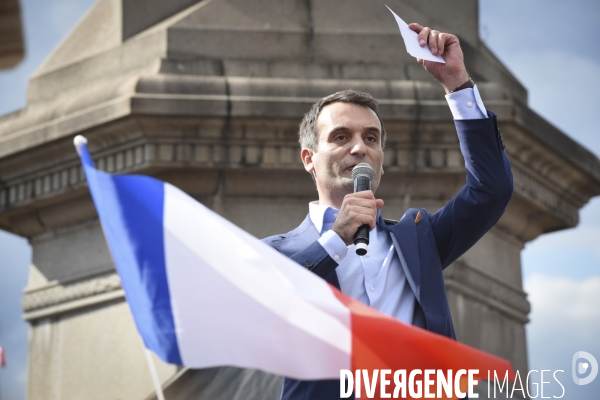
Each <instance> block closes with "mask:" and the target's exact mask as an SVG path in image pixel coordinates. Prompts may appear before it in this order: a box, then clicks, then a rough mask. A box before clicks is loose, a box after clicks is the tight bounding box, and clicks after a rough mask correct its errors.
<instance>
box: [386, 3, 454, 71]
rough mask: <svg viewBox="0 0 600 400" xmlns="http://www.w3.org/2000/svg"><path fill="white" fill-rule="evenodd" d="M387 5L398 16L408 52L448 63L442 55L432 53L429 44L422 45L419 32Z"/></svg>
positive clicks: (422, 57) (415, 55)
mask: <svg viewBox="0 0 600 400" xmlns="http://www.w3.org/2000/svg"><path fill="white" fill-rule="evenodd" d="M386 7H387V9H388V10H390V12H391V13H392V15H393V16H394V18H396V23H397V24H398V28H400V33H401V34H402V39H404V45H405V46H406V51H407V52H408V54H410V55H411V56H413V57H415V58H420V59H421V60H428V61H435V62H439V63H442V64H445V63H446V61H444V59H443V58H442V57H440V56H438V55H434V54H431V50H430V49H429V46H428V45H427V44H425V46H424V47H421V45H419V35H418V34H417V32H415V31H413V30H412V29H410V28H409V27H408V24H407V23H406V22H404V21H403V20H402V18H400V17H399V16H398V15H397V14H396V13H395V12H393V11H392V9H391V8H389V7H388V6H386Z"/></svg>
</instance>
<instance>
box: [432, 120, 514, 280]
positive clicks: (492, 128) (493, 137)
mask: <svg viewBox="0 0 600 400" xmlns="http://www.w3.org/2000/svg"><path fill="white" fill-rule="evenodd" d="M488 115H489V117H490V118H485V119H477V120H455V124H456V129H457V132H458V137H459V140H460V149H461V152H462V154H463V156H464V158H465V169H466V172H467V176H466V184H465V185H464V186H463V187H462V189H461V190H460V191H459V192H458V194H457V195H456V196H455V197H454V198H453V199H452V200H450V201H449V202H448V203H447V204H446V205H445V206H444V207H442V208H441V209H439V210H438V211H437V212H436V213H434V214H430V215H429V216H430V221H431V226H432V231H433V234H434V237H435V241H436V244H437V248H438V253H439V256H440V261H441V263H442V268H446V267H447V266H448V265H450V264H451V263H452V262H453V261H455V260H456V259H457V258H458V257H460V256H461V255H462V254H463V253H465V252H466V251H467V250H468V249H469V248H471V247H472V246H473V245H474V244H475V243H476V242H477V241H478V240H479V239H480V238H481V237H482V236H483V235H484V234H485V233H486V232H487V231H488V230H489V229H490V228H491V227H492V226H494V225H495V224H496V222H497V221H498V220H499V219H500V217H501V216H502V214H503V213H504V210H505V209H506V206H507V205H508V203H509V201H510V199H511V197H512V193H513V177H512V172H511V168H510V162H509V161H508V158H507V157H506V153H505V152H504V145H503V144H502V139H501V137H500V131H499V130H498V124H497V120H496V115H495V114H493V113H491V112H488Z"/></svg>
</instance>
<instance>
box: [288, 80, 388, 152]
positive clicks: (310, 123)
mask: <svg viewBox="0 0 600 400" xmlns="http://www.w3.org/2000/svg"><path fill="white" fill-rule="evenodd" d="M333 103H353V104H358V105H359V106H363V107H369V108H370V109H371V110H373V111H374V112H375V114H376V115H377V118H379V123H380V124H381V148H382V149H383V148H385V139H386V133H385V128H384V126H383V121H382V120H381V116H380V115H379V103H378V102H377V100H375V98H374V97H373V96H371V95H370V94H369V93H365V92H359V91H357V90H352V89H349V90H342V91H341V92H337V93H334V94H330V95H329V96H327V97H323V98H322V99H321V100H319V101H317V102H316V103H315V104H313V106H312V107H311V109H310V111H309V112H307V113H306V115H304V118H303V119H302V122H301V123H300V131H299V132H298V136H299V139H298V142H300V147H302V148H308V149H311V150H313V151H317V145H318V143H319V132H318V131H317V118H319V114H321V111H322V110H323V108H325V107H326V106H328V105H330V104H333Z"/></svg>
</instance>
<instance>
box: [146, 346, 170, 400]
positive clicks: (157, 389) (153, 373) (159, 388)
mask: <svg viewBox="0 0 600 400" xmlns="http://www.w3.org/2000/svg"><path fill="white" fill-rule="evenodd" d="M144 355H145V356H146V362H147V363H148V369H149V370H150V375H151V376H152V384H153V385H154V391H155V392H156V398H157V400H165V396H164V394H163V391H162V386H161V384H160V381H159V380H158V373H157V372H156V365H155V364H154V360H153V359H152V353H151V352H150V350H148V349H147V348H146V346H144Z"/></svg>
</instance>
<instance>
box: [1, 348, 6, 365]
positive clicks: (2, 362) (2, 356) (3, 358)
mask: <svg viewBox="0 0 600 400" xmlns="http://www.w3.org/2000/svg"><path fill="white" fill-rule="evenodd" d="M5 366H6V355H5V353H4V348H3V347H2V346H0V367H5Z"/></svg>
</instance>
